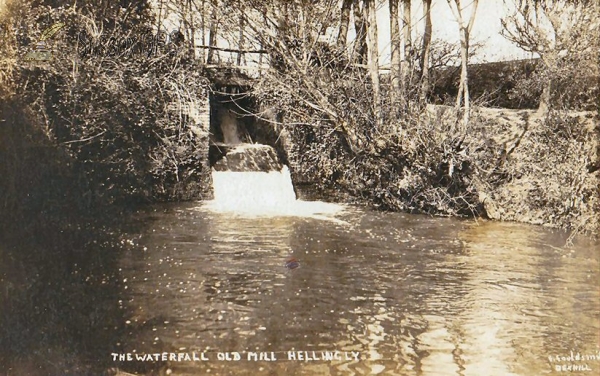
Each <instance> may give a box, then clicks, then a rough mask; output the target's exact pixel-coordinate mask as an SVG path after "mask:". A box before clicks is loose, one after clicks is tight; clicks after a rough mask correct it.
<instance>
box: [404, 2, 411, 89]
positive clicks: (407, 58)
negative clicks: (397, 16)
mask: <svg viewBox="0 0 600 376" xmlns="http://www.w3.org/2000/svg"><path fill="white" fill-rule="evenodd" d="M410 7H411V2H410V0H402V35H403V37H404V55H403V56H404V57H403V59H402V82H403V84H404V85H406V84H407V78H408V73H409V72H410V70H411V68H412V55H413V51H412V24H411V23H412V16H411V9H410Z"/></svg>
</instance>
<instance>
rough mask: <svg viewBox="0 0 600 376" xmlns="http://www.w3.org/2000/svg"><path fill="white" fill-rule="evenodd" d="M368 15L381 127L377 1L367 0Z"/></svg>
mask: <svg viewBox="0 0 600 376" xmlns="http://www.w3.org/2000/svg"><path fill="white" fill-rule="evenodd" d="M364 3H365V7H366V10H367V15H368V17H369V18H368V26H367V31H368V34H369V38H368V43H369V74H370V76H371V84H372V85H373V108H374V112H375V123H376V124H377V126H378V127H381V126H382V125H383V124H382V117H381V88H380V83H379V44H378V42H377V38H378V36H377V35H378V33H377V4H376V3H375V0H365V2H364Z"/></svg>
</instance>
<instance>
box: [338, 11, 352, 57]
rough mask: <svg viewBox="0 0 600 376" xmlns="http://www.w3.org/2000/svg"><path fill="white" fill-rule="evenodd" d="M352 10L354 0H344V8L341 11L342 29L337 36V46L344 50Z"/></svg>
mask: <svg viewBox="0 0 600 376" xmlns="http://www.w3.org/2000/svg"><path fill="white" fill-rule="evenodd" d="M351 10H352V0H344V1H343V2H342V10H341V12H340V29H339V32H338V36H337V47H338V49H339V50H342V49H344V48H345V47H346V41H347V39H348V28H349V24H350V11H351Z"/></svg>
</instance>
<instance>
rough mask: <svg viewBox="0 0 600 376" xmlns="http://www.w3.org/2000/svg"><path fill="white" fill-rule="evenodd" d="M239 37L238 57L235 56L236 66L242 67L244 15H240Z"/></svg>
mask: <svg viewBox="0 0 600 376" xmlns="http://www.w3.org/2000/svg"><path fill="white" fill-rule="evenodd" d="M239 27H240V35H239V39H238V49H239V51H238V55H237V65H242V60H245V58H244V53H243V52H242V50H243V49H244V15H243V14H240V25H239Z"/></svg>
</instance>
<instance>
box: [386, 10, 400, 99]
mask: <svg viewBox="0 0 600 376" xmlns="http://www.w3.org/2000/svg"><path fill="white" fill-rule="evenodd" d="M398 5H399V0H389V8H390V39H391V70H390V75H391V83H392V89H391V91H390V100H391V103H392V105H393V106H395V105H397V102H398V98H399V96H400V94H401V89H402V86H401V85H402V84H401V82H402V81H401V80H402V78H401V76H400V74H401V72H400V64H401V62H402V56H401V51H400V49H401V48H402V40H401V35H400V25H399V23H398V8H399V7H398Z"/></svg>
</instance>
